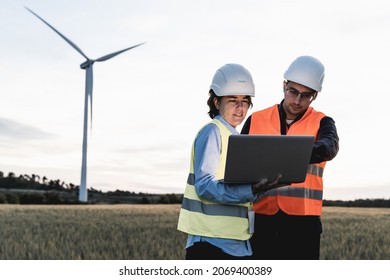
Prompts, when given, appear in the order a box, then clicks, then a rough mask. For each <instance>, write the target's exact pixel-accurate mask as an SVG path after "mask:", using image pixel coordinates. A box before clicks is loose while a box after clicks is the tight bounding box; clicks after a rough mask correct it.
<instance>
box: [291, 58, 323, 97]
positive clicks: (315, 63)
mask: <svg viewBox="0 0 390 280" xmlns="http://www.w3.org/2000/svg"><path fill="white" fill-rule="evenodd" d="M324 77H325V67H324V65H323V64H322V63H321V62H320V61H319V60H318V59H316V58H314V57H312V56H300V57H298V58H297V59H295V60H294V61H293V62H292V63H291V65H290V67H288V69H287V71H286V72H285V73H284V79H285V80H287V81H292V82H295V83H298V84H301V85H304V86H307V87H308V88H311V89H314V90H315V91H317V92H320V91H321V89H322V82H323V81H324Z"/></svg>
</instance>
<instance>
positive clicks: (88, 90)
mask: <svg viewBox="0 0 390 280" xmlns="http://www.w3.org/2000/svg"><path fill="white" fill-rule="evenodd" d="M25 8H26V9H27V10H28V11H29V12H31V13H32V14H33V15H35V16H36V17H37V18H39V19H40V20H41V21H43V22H44V23H45V24H46V25H47V26H49V27H50V28H51V29H52V30H54V32H56V33H57V34H58V35H60V36H61V37H62V39H64V40H65V41H66V42H67V43H68V44H69V45H71V46H72V47H73V48H74V49H75V50H76V51H77V52H79V53H80V54H81V55H82V56H83V57H84V58H85V59H86V61H85V62H83V63H82V64H81V65H80V67H81V69H84V70H86V79H85V99H84V130H83V153H82V162H81V180H80V191H79V201H81V202H87V201H88V190H87V145H88V141H87V140H88V139H87V138H88V133H87V132H88V109H89V106H90V107H91V121H92V84H93V71H92V66H93V64H94V63H95V62H101V61H106V60H108V59H111V58H113V57H114V56H117V55H118V54H121V53H123V52H125V51H128V50H130V49H133V48H135V47H138V46H140V45H142V44H144V43H140V44H137V45H134V46H132V47H129V48H126V49H123V50H120V51H116V52H113V53H110V54H107V55H104V56H102V57H100V58H98V59H90V58H89V57H87V56H86V55H85V54H84V53H83V51H82V50H81V49H80V48H79V47H77V46H76V45H75V44H74V43H73V42H72V41H71V40H69V39H68V38H66V37H65V36H64V35H62V34H61V33H60V32H59V31H58V30H57V29H55V28H54V27H53V26H51V25H50V24H49V23H47V22H46V21H45V20H44V19H43V18H41V17H40V16H38V15H37V14H36V13H34V12H33V11H32V10H30V9H29V8H27V7H25ZM88 97H89V102H88Z"/></svg>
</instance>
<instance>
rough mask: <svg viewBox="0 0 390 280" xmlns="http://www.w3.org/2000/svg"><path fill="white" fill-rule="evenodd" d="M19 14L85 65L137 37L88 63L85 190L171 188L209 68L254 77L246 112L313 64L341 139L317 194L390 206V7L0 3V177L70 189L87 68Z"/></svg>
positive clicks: (202, 101)
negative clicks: (303, 61)
mask: <svg viewBox="0 0 390 280" xmlns="http://www.w3.org/2000/svg"><path fill="white" fill-rule="evenodd" d="M24 6H28V7H29V8H30V9H32V10H33V11H34V12H36V13H37V14H38V15H40V16H41V17H42V18H44V19H45V20H46V21H48V22H49V23H50V24H51V25H53V26H54V27H55V28H56V29H58V30H59V31H60V32H61V33H63V34H64V35H65V36H67V37H68V38H69V39H70V40H72V41H73V42H74V43H76V44H77V45H78V47H80V48H81V49H82V50H83V52H84V53H85V54H86V55H88V56H89V57H91V58H98V57H101V56H103V55H106V54H108V53H111V52H114V51H117V50H120V49H124V48H126V47H130V46H132V45H135V44H138V43H141V42H146V44H144V45H142V46H140V47H138V48H135V49H132V50H130V51H128V52H125V53H123V54H121V55H119V56H117V57H115V58H113V59H112V60H109V61H106V62H100V63H95V64H94V94H93V97H94V100H93V122H92V125H93V127H92V129H91V134H90V135H89V136H90V138H89V146H88V180H87V185H88V187H94V188H95V189H100V190H103V191H107V190H116V189H120V190H130V191H135V192H152V193H171V192H174V193H182V192H183V191H184V187H185V182H186V178H187V174H188V170H189V156H190V149H191V145H192V141H193V139H194V137H195V134H196V132H197V131H198V130H199V128H200V127H201V126H202V125H203V124H205V123H206V122H208V121H209V118H208V116H207V111H208V107H207V105H206V100H207V97H208V96H207V93H208V90H209V85H210V83H211V79H212V76H213V75H214V73H215V71H216V69H218V68H219V67H221V66H222V65H224V64H226V63H239V64H242V65H243V66H245V67H246V68H247V69H248V70H249V71H250V72H251V73H252V75H253V79H254V82H255V85H256V97H255V99H254V100H253V101H254V107H253V109H252V110H251V111H249V113H248V116H249V114H250V113H251V112H253V111H255V110H259V109H262V108H265V107H268V106H270V105H273V104H276V103H279V102H280V101H281V99H282V97H283V92H282V83H283V73H284V71H285V70H286V68H287V67H288V65H289V64H290V63H291V62H292V60H294V59H295V58H296V57H297V56H300V55H312V56H315V57H317V58H318V59H320V60H321V61H322V62H323V64H324V65H325V68H326V76H325V81H324V84H323V91H322V92H321V93H320V94H319V96H318V98H317V100H315V101H314V102H313V103H312V105H313V106H314V107H315V109H317V110H320V111H322V112H324V113H325V114H327V115H328V116H330V117H332V118H333V119H334V120H335V121H336V125H337V129H338V133H339V136H340V152H339V154H338V156H337V157H336V158H335V159H334V160H332V161H331V162H328V164H327V168H326V170H325V174H324V182H325V192H324V196H325V198H326V199H357V198H390V175H389V170H390V169H389V167H390V164H389V160H388V159H389V158H390V150H389V148H388V145H389V144H388V142H389V138H390V130H389V125H388V121H389V119H390V110H389V109H388V106H389V103H390V102H389V101H390V98H389V96H390V89H389V83H388V81H389V63H390V55H389V49H390V10H389V9H388V1H386V0H381V1H380V0H371V1H356V0H354V1H352V0H351V1H338V0H337V1H336V0H331V1H312V0H307V1H304V0H302V1H288V0H283V1H282V0H279V1H278V0H276V1H256V0H253V1H248V0H241V1H227V0H217V1H210V0H207V1H206V0H200V1H183V0H181V1H180V0H170V1H161V0H159V1H158V0H156V1H151V0H142V1H141V0H133V1H128V0H114V1H92V0H85V1H76V0H56V1H43V0H30V1H21V0H2V1H1V4H0V38H1V45H0V48H1V49H0V50H1V52H0V55H1V64H0V65H1V75H0V89H1V90H0V94H1V100H0V171H3V172H4V173H5V174H7V173H8V172H14V173H15V174H16V175H20V174H28V175H31V174H37V175H40V176H41V177H43V176H46V177H47V178H48V179H53V180H56V179H60V180H62V181H65V182H67V183H74V184H77V185H78V184H79V183H80V172H81V148H82V130H83V127H82V126H83V108H84V87H85V71H84V70H82V69H80V64H81V63H82V62H84V61H85V59H84V58H83V57H82V56H81V55H80V54H79V53H77V52H76V51H75V50H74V49H73V48H72V47H71V46H69V45H68V44H67V43H66V42H65V41H64V40H63V39H62V38H61V37H59V36H58V35H57V34H56V33H54V32H53V31H52V30H51V29H50V28H48V27H47V26H46V25H45V24H43V23H42V22H41V21H40V20H38V19H37V18H36V17H35V16H33V15H32V14H31V13H29V12H28V11H27V10H26V9H25V8H24ZM239 129H240V128H239Z"/></svg>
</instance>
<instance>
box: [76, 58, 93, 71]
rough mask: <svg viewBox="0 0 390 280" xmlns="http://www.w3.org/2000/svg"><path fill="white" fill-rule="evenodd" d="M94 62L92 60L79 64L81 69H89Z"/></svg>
mask: <svg viewBox="0 0 390 280" xmlns="http://www.w3.org/2000/svg"><path fill="white" fill-rule="evenodd" d="M94 62H95V60H93V59H87V60H86V61H85V62H83V63H81V64H80V68H81V69H84V70H85V69H87V68H88V67H91V66H92V65H93V64H94Z"/></svg>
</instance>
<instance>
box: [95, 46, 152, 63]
mask: <svg viewBox="0 0 390 280" xmlns="http://www.w3.org/2000/svg"><path fill="white" fill-rule="evenodd" d="M143 44H145V43H141V44H138V45H135V46H132V47H130V48H127V49H123V50H120V51H117V52H113V53H110V54H107V55H105V56H102V57H100V58H98V59H95V61H105V60H108V59H110V58H113V57H114V56H117V55H118V54H121V53H123V52H125V51H128V50H131V49H133V48H136V47H138V46H141V45H143Z"/></svg>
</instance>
